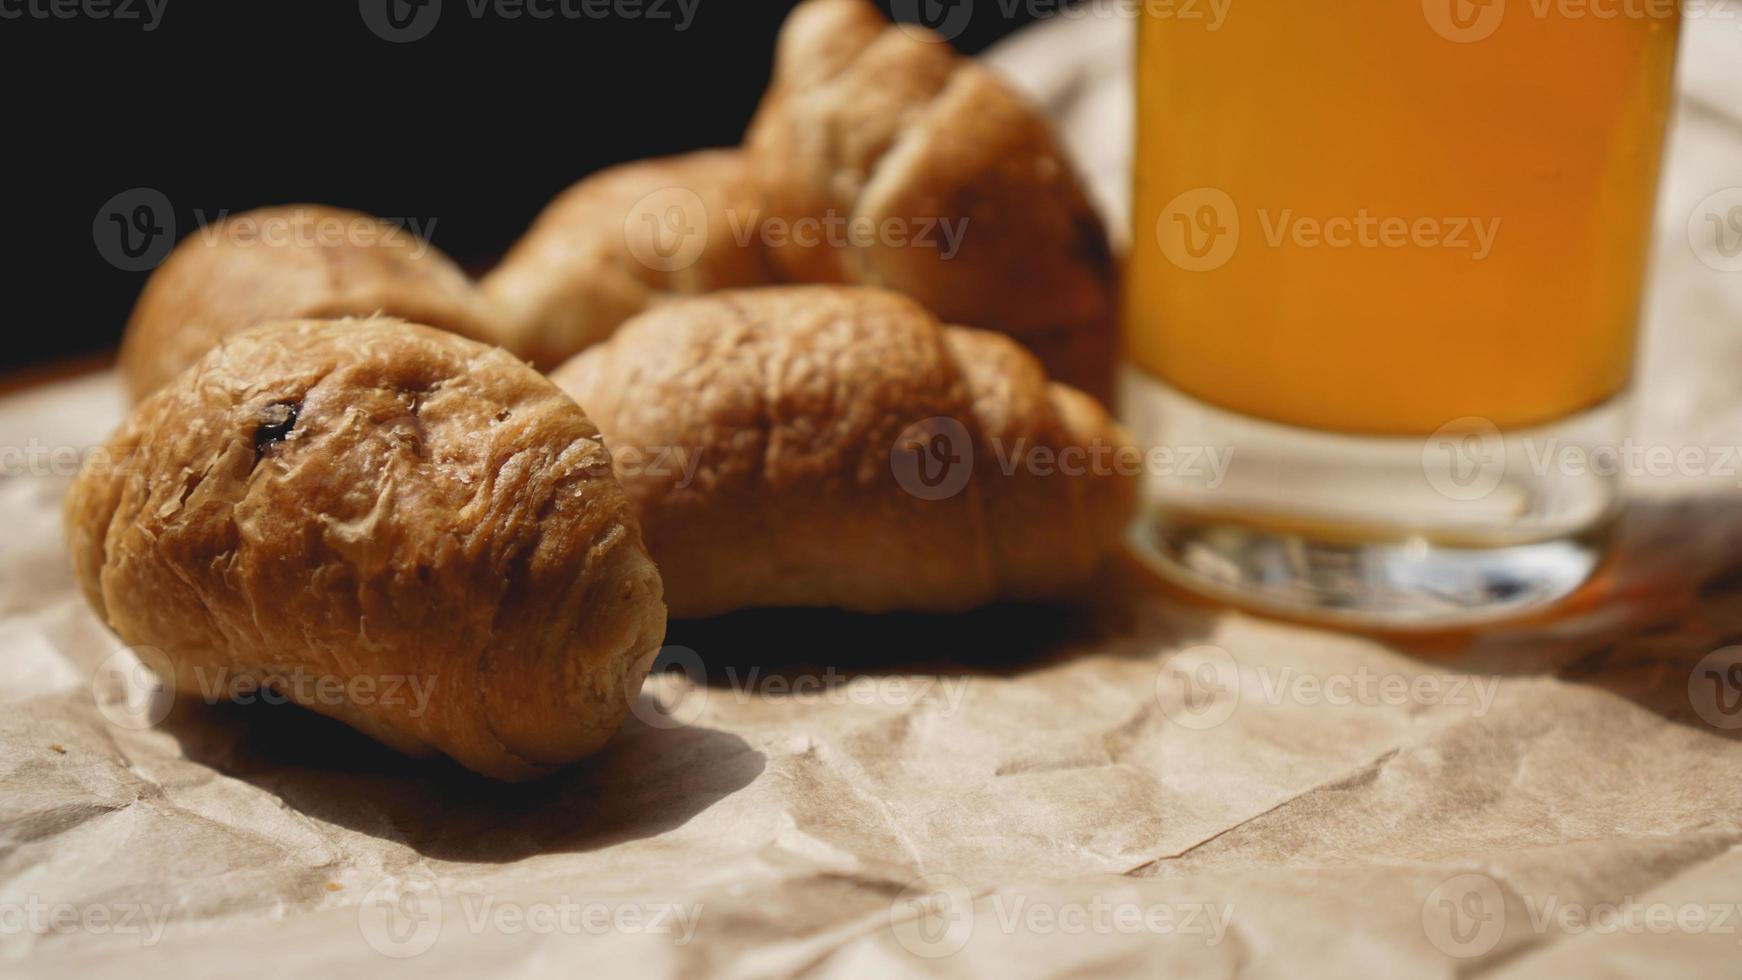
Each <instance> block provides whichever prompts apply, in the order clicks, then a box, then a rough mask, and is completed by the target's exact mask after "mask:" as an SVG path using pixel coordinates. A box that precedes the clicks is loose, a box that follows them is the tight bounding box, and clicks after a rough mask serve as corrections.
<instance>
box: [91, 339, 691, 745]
mask: <svg viewBox="0 0 1742 980" xmlns="http://www.w3.org/2000/svg"><path fill="white" fill-rule="evenodd" d="M66 524H67V527H68V533H69V536H70V539H71V546H72V552H73V558H74V564H75V567H76V569H77V573H78V578H79V582H80V584H81V586H82V587H83V589H84V591H85V594H86V596H87V597H88V598H89V600H90V602H91V604H92V606H93V607H94V608H95V609H96V610H97V612H98V614H99V615H100V616H101V617H102V618H103V619H105V620H106V621H107V622H108V623H109V625H110V626H111V627H112V628H113V629H114V630H115V631H116V632H117V633H118V634H120V636H121V637H122V638H123V639H124V640H125V641H126V642H128V643H130V644H134V645H136V646H149V647H155V648H157V649H158V650H160V651H162V653H163V654H164V655H165V656H166V657H167V658H168V660H169V662H170V663H171V664H173V667H174V669H173V671H172V674H173V676H172V677H168V678H165V681H166V683H168V684H171V685H172V686H173V687H175V688H176V689H177V690H179V691H180V692H182V695H183V696H197V697H207V698H211V697H222V696H223V695H224V694H226V693H230V692H234V691H237V690H245V691H246V690H249V688H250V686H251V685H253V684H266V685H269V686H271V687H274V688H276V689H278V690H279V691H280V693H281V694H283V695H284V696H285V697H287V698H290V699H292V700H296V701H298V702H299V703H302V704H304V705H306V706H307V707H309V708H312V709H314V710H316V711H319V712H321V713H323V714H327V715H331V716H333V717H335V718H338V719H340V720H342V721H345V722H347V723H348V724H350V725H352V726H354V727H356V728H358V729H361V730H362V731H364V732H366V733H368V734H370V735H372V736H374V737H375V738H377V739H380V740H381V741H383V742H385V743H387V744H389V745H392V746H394V747H396V748H398V749H400V750H402V751H405V752H408V753H412V754H427V753H428V752H430V751H431V750H439V751H441V752H444V753H446V754H447V755H449V756H452V757H453V758H454V759H455V760H457V761H458V762H460V763H461V764H462V765H464V766H466V767H467V768H469V769H472V770H475V771H477V772H480V773H483V774H485V775H488V776H493V777H497V778H501V779H511V780H512V779H526V778H531V777H534V776H538V775H541V774H543V773H546V772H549V771H551V770H552V769H553V768H555V767H558V766H561V765H563V764H564V763H567V762H571V761H573V760H575V759H577V758H579V757H581V756H584V755H587V754H588V753H591V752H593V751H594V750H596V749H598V748H599V747H600V745H601V744H602V743H603V742H604V741H605V740H606V739H607V738H608V737H609V736H610V735H611V734H612V733H613V732H614V731H616V729H617V728H618V726H619V725H620V724H621V722H622V720H623V717H624V714H625V713H626V711H627V709H628V705H629V701H630V697H631V696H632V695H633V693H634V692H636V691H638V690H639V689H640V682H641V678H642V676H643V675H644V674H645V673H646V671H647V669H648V666H649V664H650V662H651V660H652V658H653V656H654V655H655V653H656V652H657V650H658V647H659V644H660V642H661V640H662V638H663V636H664V628H665V607H664V605H663V603H662V601H661V585H660V579H659V575H658V573H657V572H656V571H655V569H654V566H653V564H652V562H650V561H649V560H648V556H647V553H646V551H645V550H644V548H643V547H642V543H641V534H640V531H639V530H638V528H637V526H636V523H635V520H634V518H633V517H632V516H631V515H630V514H629V510H628V502H627V500H626V499H625V497H624V494H623V491H622V489H621V488H620V487H619V486H618V484H617V483H616V481H615V480H614V479H613V478H612V476H611V474H610V463H609V459H608V456H607V454H606V452H605V450H604V448H603V446H601V445H600V442H599V438H598V432H597V430H596V429H594V427H593V425H592V424H591V423H590V422H589V421H588V420H587V417H586V416H585V415H584V414H582V412H581V410H580V409H579V408H578V407H576V405H575V404H574V402H572V401H571V400H570V399H568V398H567V397H565V396H564V395H563V394H562V393H561V392H559V391H558V390H557V389H556V388H555V387H553V386H552V385H551V384H550V383H549V382H547V381H546V380H545V379H544V378H543V377H541V376H539V375H538V374H537V373H536V372H534V371H533V370H531V369H530V368H528V367H527V366H526V365H525V364H523V363H521V362H519V361H517V360H515V359H514V358H513V357H511V356H510V355H508V354H506V353H504V352H502V351H500V350H493V349H490V348H487V347H484V346H482V345H480V344H476V343H473V342H471V341H468V340H465V339H462V338H460V337H457V336H455V335H453V334H450V333H445V332H443V331H439V330H434V329H431V328H428V327H422V326H416V325H413V324H409V323H403V322H400V321H395V320H386V319H374V320H347V321H338V322H332V321H303V322H290V323H281V324H274V325H270V326H264V327H261V328H259V329H257V330H253V331H249V332H247V333H244V334H241V335H239V336H235V337H232V338H230V339H229V340H228V341H226V342H225V343H224V344H223V345H222V346H221V347H218V348H216V349H214V350H213V351H212V352H211V353H210V354H208V355H207V356H206V357H205V358H204V359H203V360H202V361H200V363H199V364H198V365H197V366H196V367H194V368H193V369H191V370H189V371H188V372H186V373H185V374H183V375H181V376H180V377H178V378H177V379H176V380H175V381H174V382H172V383H170V384H169V385H168V386H166V387H165V388H163V389H161V390H160V391H158V392H157V393H156V394H155V395H153V396H152V397H150V398H149V399H147V400H146V401H145V402H144V403H143V404H141V405H140V406H139V407H138V408H137V409H136V410H135V411H134V412H133V414H132V416H131V417H130V418H129V419H128V420H127V422H126V423H125V424H124V425H123V426H122V428H121V429H120V431H119V432H118V433H117V434H116V435H115V436H114V438H113V439H112V441H111V442H110V443H109V445H108V447H107V452H106V453H104V454H101V455H98V456H96V457H94V458H93V461H92V462H91V463H90V464H89V465H87V466H86V468H85V469H84V471H82V472H81V473H80V475H79V477H78V479H77V480H76V481H75V482H74V484H73V487H72V490H71V492H70V494H69V496H68V498H67V503H66ZM214 692H216V693H214Z"/></svg>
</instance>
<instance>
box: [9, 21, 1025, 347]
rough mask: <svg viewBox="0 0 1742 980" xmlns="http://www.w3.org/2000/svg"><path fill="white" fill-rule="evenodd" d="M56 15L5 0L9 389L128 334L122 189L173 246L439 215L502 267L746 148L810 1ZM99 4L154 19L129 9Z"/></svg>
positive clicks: (444, 229)
mask: <svg viewBox="0 0 1742 980" xmlns="http://www.w3.org/2000/svg"><path fill="white" fill-rule="evenodd" d="M57 2H59V3H71V4H73V5H74V6H75V8H77V7H78V4H79V3H80V2H81V0H0V12H3V13H8V14H16V13H22V14H23V16H11V17H4V18H0V81H3V82H4V92H5V93H6V96H5V98H6V101H7V106H6V112H5V115H6V125H5V128H4V132H5V133H6V142H7V143H8V144H9V145H8V146H7V148H6V150H5V151H4V154H5V159H6V167H7V171H8V172H7V178H8V179H7V180H6V182H5V186H6V187H7V188H8V190H9V191H10V196H11V200H10V202H9V203H10V205H11V206H10V207H9V208H8V209H7V210H8V213H9V216H10V218H11V219H12V220H11V221H10V222H8V225H7V227H6V228H5V229H4V231H3V232H0V241H3V242H4V245H0V248H4V250H5V252H4V255H0V260H3V261H4V266H3V268H4V269H5V270H6V273H5V281H6V284H7V291H8V292H9V293H11V294H12V296H11V297H10V300H11V302H10V308H11V310H12V311H13V317H9V318H8V319H7V321H6V328H5V337H4V341H5V342H4V343H0V373H3V374H7V375H15V374H16V373H17V372H20V371H22V370H26V369H35V368H38V367H41V366H44V365H51V364H55V363H58V362H61V361H65V360H67V359H74V358H82V359H89V358H92V357H96V356H100V355H101V354H102V353H104V352H107V351H109V350H111V349H112V348H113V347H114V345H115V344H116V343H117V342H118V340H119V338H120V334H121V327H122V324H123V323H124V322H125V320H126V317H127V313H128V311H129V309H131V307H132V304H133V300H134V298H135V297H136V296H137V295H138V292H139V289H140V287H141V286H142V285H143V284H144V282H145V278H146V275H147V273H146V272H130V271H125V270H122V269H119V268H117V267H116V266H115V265H114V264H112V263H111V262H110V261H108V260H107V259H106V258H105V257H104V255H103V254H102V253H101V252H100V251H99V249H98V246H97V243H96V238H97V234H96V231H95V228H94V226H95V225H96V224H97V223H98V221H99V212H100V211H102V210H104V209H105V205H106V204H108V203H109V202H110V201H111V199H113V198H114V197H115V196H116V195H118V194H121V193H123V192H126V191H129V190H131V189H134V188H152V189H156V190H158V191H161V192H162V194H163V195H164V197H166V198H167V199H168V201H169V205H170V208H171V209H172V210H173V211H174V214H175V236H176V237H182V236H185V235H187V234H189V233H190V232H192V231H193V230H194V229H195V228H196V227H198V222H199V219H200V216H201V215H202V214H204V215H205V216H206V218H207V220H211V219H212V218H213V217H215V216H216V215H217V213H218V212H223V211H231V212H235V211H242V210H246V209H248V208H252V207H256V206H259V205H264V204H283V203H297V202H312V203H322V204H334V205H340V206H344V207H350V208H356V209H359V210H362V211H368V212H372V213H374V214H378V215H382V216H384V217H390V218H409V219H412V220H413V221H414V222H417V224H416V225H415V227H419V228H424V227H426V226H427V225H428V223H429V222H431V221H433V222H434V224H433V228H432V229H431V231H432V237H433V239H434V241H435V243H436V244H437V245H438V246H440V247H441V248H443V249H444V250H446V251H447V252H448V253H449V254H451V255H453V256H454V257H455V258H456V259H457V260H458V261H459V262H460V263H461V264H462V265H466V266H468V267H472V268H476V267H478V266H480V265H487V264H488V263H489V262H490V261H491V260H492V259H493V258H494V257H495V256H497V255H500V254H501V252H502V251H503V250H505V249H506V247H507V246H508V245H509V244H510V243H511V242H512V241H513V240H514V238H515V237H516V236H517V235H518V234H519V233H520V232H521V231H522V230H524V229H525V228H526V226H527V225H528V224H529V223H530V221H531V220H532V218H533V216H534V215H535V214H536V213H537V211H538V210H539V208H540V207H541V206H542V205H543V204H544V203H545V202H546V201H547V200H549V199H550V198H551V196H553V195H554V194H555V193H556V192H557V191H559V190H561V189H562V188H564V187H566V186H568V185H569V184H570V183H572V182H573V181H575V180H577V179H578V178H580V177H583V176H585V175H586V174H588V173H590V172H592V171H594V170H597V169H599V168H601V167H604V166H608V165H610V164H613V163H619V162H622V161H627V160H634V159H639V158H642V157H647V156H654V155H659V154H666V153H675V152H680V151H684V150H690V149H695V148H699V147H704V146H723V145H730V144H734V143H736V142H738V140H739V137H740V136H741V135H742V134H743V130H744V126H745V124H746V123H747V122H748V121H749V119H750V116H751V113H752V112H753V111H754V109H755V107H756V103H757V100H758V98H759V97H760V96H761V93H762V90H763V88H764V86H765V85H766V84H767V81H768V76H769V71H770V67H771V59H772V55H773V48H774V39H775V34H776V32H777V30H778V28H779V26H780V23H781V21H782V20H783V19H784V18H785V16H786V14H787V13H788V12H789V11H790V10H791V9H792V7H793V6H794V5H795V0H694V4H695V5H694V8H693V10H694V18H693V20H692V21H691V23H690V24H689V26H688V28H687V29H684V30H678V29H677V17H678V14H677V8H676V7H675V5H674V4H672V3H671V2H669V0H668V2H667V7H666V9H667V10H668V11H669V12H670V13H671V17H670V18H669V19H663V20H660V19H652V18H650V17H646V16H642V17H639V18H630V17H625V16H621V15H617V16H611V17H606V18H602V19H595V18H590V17H583V18H573V19H564V18H560V17H558V18H552V19H548V20H534V19H530V18H527V17H521V18H520V19H505V18H503V17H501V16H498V14H497V13H496V12H495V8H494V7H493V8H491V10H490V12H487V13H486V14H485V16H483V17H482V18H474V17H473V16H472V13H471V9H470V7H469V6H468V4H467V0H443V7H442V10H441V14H440V17H439V19H437V20H436V21H435V22H434V27H433V29H432V30H430V31H429V33H428V34H427V36H425V37H423V38H422V39H420V40H416V41H412V42H409V43H397V44H396V43H389V42H388V41H386V40H383V39H382V38H380V37H378V36H377V35H376V34H375V33H374V32H373V31H371V29H370V28H369V26H368V25H367V24H366V23H365V21H364V18H363V16H362V11H361V9H360V7H359V0H285V2H279V0H219V2H200V0H166V2H167V5H166V6H165V7H164V8H163V15H162V18H161V20H160V22H159V23H158V26H157V27H156V28H155V29H154V30H152V31H149V32H147V31H145V30H143V29H142V23H141V21H139V20H133V21H126V20H118V19H113V18H110V19H96V18H93V17H91V16H89V15H88V13H85V12H83V8H79V9H80V12H79V13H78V14H77V15H76V16H73V17H60V16H41V15H40V13H33V12H32V8H31V6H30V5H33V4H34V5H36V7H37V10H38V11H43V10H52V8H50V7H49V6H48V5H50V4H52V3H57ZM89 2H93V3H99V4H101V3H109V4H121V3H124V2H126V3H135V9H136V10H137V11H138V12H139V14H140V15H141V16H142V17H143V16H144V15H145V10H144V8H143V6H142V5H141V4H138V3H137V0H89ZM535 2H537V0H535ZM571 2H575V3H578V2H580V0H571ZM641 2H643V3H651V2H652V0H641ZM891 2H892V0H879V6H880V7H882V9H883V10H884V12H885V13H889V12H890V10H891ZM950 2H958V3H959V2H962V0H945V3H946V6H947V4H948V3H950ZM970 2H971V0H970ZM894 3H895V5H896V6H897V7H898V8H903V7H905V8H906V9H907V10H912V9H914V4H913V3H912V2H911V0H894ZM1020 6H1023V5H1021V4H1006V3H996V2H984V0H983V2H980V3H978V4H973V5H972V7H973V9H972V19H971V21H969V22H968V24H967V27H966V28H965V29H964V30H962V32H961V33H960V34H959V35H958V36H957V37H956V39H955V44H956V46H957V47H958V48H960V49H962V50H964V51H968V52H978V51H979V50H981V49H982V48H984V47H986V46H987V45H988V44H990V43H992V42H993V41H995V40H997V39H998V38H999V37H1002V36H1003V35H1005V34H1008V33H1009V32H1011V31H1013V30H1015V29H1016V28H1018V27H1020V26H1021V24H1022V23H1023V22H1024V21H1025V20H1027V19H1028V18H1027V17H1026V16H1025V15H1021V14H1018V15H1016V16H1007V15H1006V13H1005V10H1006V8H1007V7H1020ZM20 293H21V294H22V295H21V296H20V295H19V294H20ZM20 300H22V301H20Z"/></svg>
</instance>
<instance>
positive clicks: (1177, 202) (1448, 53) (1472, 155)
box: [1126, 0, 1680, 435]
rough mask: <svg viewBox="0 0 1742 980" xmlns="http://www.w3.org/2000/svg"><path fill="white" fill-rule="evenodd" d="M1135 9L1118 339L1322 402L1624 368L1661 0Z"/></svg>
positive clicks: (1427, 422)
mask: <svg viewBox="0 0 1742 980" xmlns="http://www.w3.org/2000/svg"><path fill="white" fill-rule="evenodd" d="M1163 9H1164V8H1162V7H1156V8H1154V10H1151V11H1150V12H1148V13H1146V14H1145V15H1144V16H1143V18H1142V19H1141V21H1140V28H1139V47H1138V57H1139V63H1138V76H1137V82H1138V143H1137V153H1136V161H1135V163H1136V184H1135V195H1134V200H1133V213H1134V229H1133V239H1132V241H1133V244H1132V253H1131V260H1130V263H1129V267H1128V282H1127V284H1126V320H1127V324H1126V343H1127V347H1128V351H1129V355H1130V358H1131V359H1132V361H1133V362H1134V363H1135V364H1136V365H1137V366H1138V367H1139V368H1141V369H1142V370H1144V371H1146V372H1148V373H1150V374H1152V375H1154V376H1156V377H1158V378H1160V379H1161V380H1162V381H1164V382H1166V383H1167V384H1169V385H1170V386H1172V387H1173V388H1175V389H1177V390H1179V391H1181V392H1183V393H1185V394H1187V395H1189V396H1192V397H1194V398H1196V399H1198V400H1200V401H1203V402H1207V403H1209V404H1211V405H1214V406H1218V407H1221V408H1225V409H1229V410H1232V411H1234V412H1238V413H1241V414H1244V415H1248V416H1253V417H1257V418H1262V419H1268V420H1272V421H1276V422H1283V423H1289V424H1293V425H1297V426H1305V427H1309V428H1314V429H1323V430H1332V431H1340V432H1354V433H1370V434H1385V435H1411V434H1421V433H1431V432H1433V431H1435V430H1436V429H1438V428H1439V427H1441V426H1442V425H1444V424H1446V423H1447V422H1448V421H1451V420H1454V419H1459V418H1463V417H1469V416H1476V417H1480V418H1484V419H1487V420H1488V421H1490V422H1492V423H1494V424H1495V425H1497V426H1499V427H1501V428H1503V429H1511V428H1514V427H1521V426H1530V425H1535V424H1539V423H1545V422H1550V421H1553V420H1556V419H1560V418H1564V417H1566V416H1568V415H1571V414H1574V413H1577V412H1580V411H1581V410H1584V409H1587V408H1591V407H1594V406H1596V405H1599V404H1601V403H1603V402H1605V401H1606V400H1608V399H1610V398H1612V397H1613V396H1615V395H1616V394H1617V393H1619V392H1620V391H1622V389H1624V388H1625V387H1626V385H1627V383H1628V378H1629V372H1630V370H1631V364H1632V360H1633V352H1634V336H1635V332H1636V330H1635V328H1636V323H1637V320H1638V315H1639V308H1640V303H1641V290H1642V286H1641V280H1642V277H1643V274H1644V267H1645V261H1646V251H1647V247H1648V242H1649V238H1650V222H1651V213H1652V205H1653V201H1654V198H1655V194H1656V185H1657V176H1658V162H1659V156H1660V153H1661V147H1662V137H1663V128H1664V121H1665V115H1666V107H1667V105H1668V103H1669V94H1668V93H1669V86H1670V84H1671V75H1672V68H1673V64H1674V56H1675V43H1676V35H1677V32H1678V27H1679V20H1680V14H1679V10H1678V8H1677V7H1676V5H1675V4H1674V2H1673V0H1576V2H1575V0H1513V2H1511V3H1503V2H1502V0H1324V2H1317V0H1233V2H1232V3H1231V4H1230V5H1228V7H1227V8H1226V16H1225V17H1223V18H1222V19H1221V21H1220V22H1219V23H1218V24H1215V25H1213V29H1212V25H1211V24H1209V23H1206V22H1205V21H1204V20H1201V19H1190V18H1185V17H1181V16H1177V15H1176V14H1175V13H1173V12H1171V10H1172V8H1166V9H1168V10H1169V11H1170V12H1169V13H1166V14H1159V15H1158V14H1157V13H1156V11H1160V10H1163Z"/></svg>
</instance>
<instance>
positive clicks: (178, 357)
mask: <svg viewBox="0 0 1742 980" xmlns="http://www.w3.org/2000/svg"><path fill="white" fill-rule="evenodd" d="M375 313H383V314H387V315H390V316H397V317H401V318H404V319H406V320H410V321H412V322H415V323H427V324H429V325H430V326H435V327H441V328H442V329H444V330H450V331H452V332H454V333H457V334H460V335H461V336H464V337H470V338H472V339H474V340H479V341H482V342H485V343H490V344H500V343H502V341H503V337H502V335H501V330H500V328H499V326H498V323H497V319H498V318H497V316H496V314H495V313H494V312H493V311H492V310H491V309H490V308H489V305H488V302H487V300H486V299H485V298H484V297H483V296H482V295H480V294H479V293H478V292H477V290H476V289H475V288H474V286H473V285H472V282H471V280H470V279H468V278H467V277H466V275H465V273H464V272H462V271H461V270H460V268H459V267H458V266H456V265H454V263H453V262H452V261H451V260H450V259H449V258H448V257H447V256H445V255H443V254H442V253H441V251H440V250H439V249H437V248H435V247H434V246H432V245H430V244H429V243H428V242H426V241H424V240H423V239H422V238H419V237H418V236H416V235H414V234H412V233H410V232H408V231H406V230H405V229H403V228H400V227H398V226H397V225H393V224H390V223H388V222H385V221H382V220H381V219H379V218H375V217H372V216H370V215H366V214H362V213H360V212H356V211H347V210H344V209H342V208H330V207H325V206H323V205H316V204H295V205H286V206H283V207H269V208H259V209H256V210H253V211H248V212H245V213H243V214H238V215H233V216H230V217H227V218H225V219H223V220H222V221H219V222H216V223H214V224H213V225H212V226H211V227H208V228H203V229H201V230H199V231H197V232H195V233H194V234H192V235H189V236H188V237H187V238H185V239H183V240H182V242H181V244H179V245H177V246H176V248H175V251H174V252H172V253H171V254H170V256H169V258H168V259H166V260H164V263H163V265H162V266H160V267H158V269H157V271H156V272H154V273H153V274H152V276H151V278H150V280H149V281H147V283H146V285H145V289H144V291H143V292H142V293H141V294H140V297H139V301H138V302H137V303H136V304H135V305H134V307H133V314H132V316H131V318H129V320H128V322H127V331H126V334H125V336H124V337H123V339H122V342H121V376H122V378H123V379H124V380H125V381H126V383H127V387H128V389H129V391H130V392H131V393H132V395H133V398H134V400H135V401H137V400H138V399H141V398H143V397H145V396H146V395H148V394H150V393H151V392H153V391H155V390H157V389H158V388H159V387H161V386H163V385H164V384H167V383H168V382H169V380H170V379H171V378H173V377H175V376H176V375H177V374H179V373H181V371H182V370H183V369H185V368H186V367H187V366H188V365H190V364H192V363H193V362H195V361H197V360H198V359H199V358H200V357H201V355H203V354H205V352H206V351H208V350H210V349H211V348H212V346H213V345H214V344H216V343H217V342H218V340H219V339H221V338H223V337H227V336H229V335H231V334H235V333H239V332H241V331H243V330H246V329H248V328H250V327H253V326H257V325H259V324H261V323H266V322H268V321H272V320H292V319H300V318H315V319H319V318H330V317H345V316H369V315H371V314H375Z"/></svg>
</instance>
